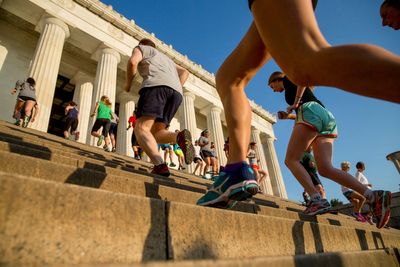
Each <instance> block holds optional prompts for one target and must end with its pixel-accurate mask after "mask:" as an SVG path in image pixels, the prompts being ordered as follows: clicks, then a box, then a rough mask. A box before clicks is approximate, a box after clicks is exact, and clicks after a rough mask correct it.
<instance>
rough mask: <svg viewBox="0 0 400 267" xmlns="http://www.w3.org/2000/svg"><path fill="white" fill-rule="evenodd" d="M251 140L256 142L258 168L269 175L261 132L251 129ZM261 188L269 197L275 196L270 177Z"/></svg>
mask: <svg viewBox="0 0 400 267" xmlns="http://www.w3.org/2000/svg"><path fill="white" fill-rule="evenodd" d="M251 140H252V141H253V142H256V154H257V158H258V160H259V163H258V166H259V167H260V168H261V169H262V170H264V171H265V172H267V173H268V175H269V172H268V166H267V161H266V160H265V154H264V149H263V147H262V144H261V139H260V130H258V129H255V128H252V129H251ZM260 186H261V188H262V189H263V191H264V192H265V193H267V194H268V195H273V194H274V193H273V190H272V186H271V178H270V177H268V178H267V179H265V180H264V182H263V184H260Z"/></svg>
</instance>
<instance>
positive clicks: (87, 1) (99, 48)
mask: <svg viewBox="0 0 400 267" xmlns="http://www.w3.org/2000/svg"><path fill="white" fill-rule="evenodd" d="M142 38H149V39H152V40H153V41H154V42H155V43H156V45H157V49H159V50H160V51H162V52H163V53H165V54H166V55H168V56H169V57H171V58H172V59H173V60H174V61H175V63H176V64H178V65H181V66H182V67H184V68H186V69H187V70H189V72H190V76H189V79H188V81H187V82H186V84H185V85H184V93H183V104H182V105H181V107H180V109H179V111H178V113H177V115H176V117H175V118H174V119H173V121H172V123H171V126H170V129H171V130H175V129H183V128H187V129H189V130H190V131H191V132H192V134H193V136H194V138H197V137H198V136H200V132H201V131H202V130H203V129H205V128H208V129H209V130H210V133H211V139H212V141H214V143H215V145H216V152H217V155H218V157H219V159H220V161H221V164H222V165H224V164H225V162H226V157H225V154H224V151H223V145H224V140H225V139H226V137H227V130H226V121H225V116H224V112H223V106H222V103H221V101H220V99H219V96H218V93H217V91H216V89H215V77H214V75H213V74H211V73H209V72H207V71H206V70H204V69H203V68H202V67H201V66H200V65H198V64H196V63H194V62H192V61H191V60H190V59H189V58H188V57H187V56H185V55H182V54H180V53H179V52H177V51H175V50H174V49H173V47H172V46H171V45H167V44H165V43H163V42H162V41H161V40H159V39H157V38H156V37H155V36H154V34H151V33H148V32H146V31H145V30H143V29H142V28H140V27H139V26H138V25H136V24H135V22H134V21H133V20H129V19H127V18H125V17H123V16H122V15H121V14H119V13H117V12H115V11H114V10H113V9H112V7H111V6H107V5H105V4H103V3H101V2H100V1H97V0H0V86H1V88H2V89H3V90H1V91H0V95H1V99H2V102H3V103H2V105H0V119H2V120H7V121H12V118H11V114H12V110H13V107H14V104H15V96H12V95H11V94H10V90H11V89H12V88H13V87H14V85H15V82H16V81H17V80H21V79H25V78H26V77H29V76H30V77H33V78H35V80H36V83H37V85H36V88H37V100H38V103H39V105H40V107H41V108H40V112H39V115H38V118H39V119H38V120H37V121H35V122H34V123H33V124H32V126H31V127H32V128H34V129H37V130H40V131H44V132H49V133H54V134H59V133H60V131H61V129H62V128H61V126H60V122H61V120H62V117H63V110H64V107H65V104H66V103H67V102H68V101H71V100H73V101H75V102H76V103H77V104H78V108H79V111H80V114H79V128H78V130H79V131H80V133H81V134H80V139H79V140H78V141H79V142H82V143H87V144H91V145H93V144H94V140H93V138H92V137H91V136H90V129H91V126H92V125H93V119H91V118H90V112H91V110H93V107H94V105H95V103H96V101H98V100H99V99H100V97H101V96H102V95H107V96H109V98H110V100H111V102H112V103H113V108H114V109H115V110H116V112H117V114H119V118H120V127H119V128H118V138H117V152H118V153H121V154H124V155H132V154H133V152H132V149H131V146H130V137H131V134H132V132H131V131H132V130H129V131H126V127H125V126H126V124H127V121H128V118H129V117H130V116H131V115H132V112H133V110H134V109H135V103H137V100H138V94H137V93H138V90H139V86H140V83H141V77H140V76H139V75H137V77H135V80H134V85H133V90H132V91H131V92H130V93H126V92H124V91H123V90H122V87H123V83H124V79H125V69H126V64H127V61H128V59H129V57H130V55H131V52H132V49H133V48H134V47H135V46H136V45H137V44H138V42H139V40H141V39H142ZM8 89H10V90H8ZM250 102H251V106H252V122H251V125H252V129H251V138H252V140H253V141H255V142H256V143H257V153H258V157H259V158H260V167H261V168H262V169H266V170H268V173H269V175H270V180H268V181H266V183H265V184H263V185H262V186H263V188H264V190H265V192H267V193H268V194H270V195H275V196H279V197H283V198H287V194H286V189H285V185H284V182H283V178H282V174H281V170H280V166H279V162H278V159H277V155H276V152H275V147H274V141H275V140H276V137H275V135H274V131H273V127H272V125H273V124H274V123H275V122H276V118H275V117H274V116H273V115H271V114H270V113H269V112H267V111H265V110H264V109H262V108H261V107H260V106H258V105H257V104H256V103H254V102H253V101H250ZM121 126H122V127H121ZM188 169H189V171H190V170H191V169H192V166H189V168H188Z"/></svg>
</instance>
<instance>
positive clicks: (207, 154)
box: [200, 150, 215, 159]
mask: <svg viewBox="0 0 400 267" xmlns="http://www.w3.org/2000/svg"><path fill="white" fill-rule="evenodd" d="M200 155H201V157H202V158H203V159H205V158H215V156H214V154H213V153H212V152H210V151H205V150H203V151H201V152H200Z"/></svg>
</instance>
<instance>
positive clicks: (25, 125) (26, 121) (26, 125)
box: [22, 116, 30, 128]
mask: <svg viewBox="0 0 400 267" xmlns="http://www.w3.org/2000/svg"><path fill="white" fill-rule="evenodd" d="M29 120H30V118H29V117H28V116H25V117H24V121H23V122H22V128H26V127H28V124H29Z"/></svg>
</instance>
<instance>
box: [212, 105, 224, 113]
mask: <svg viewBox="0 0 400 267" xmlns="http://www.w3.org/2000/svg"><path fill="white" fill-rule="evenodd" d="M210 111H211V112H218V113H219V114H221V112H222V108H221V107H218V106H216V105H212V106H211V107H210Z"/></svg>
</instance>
